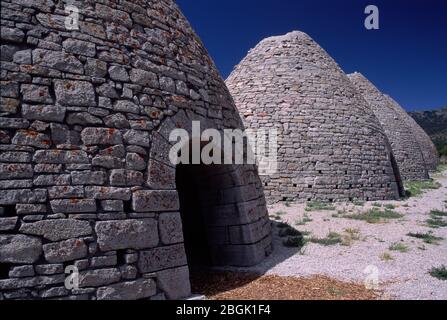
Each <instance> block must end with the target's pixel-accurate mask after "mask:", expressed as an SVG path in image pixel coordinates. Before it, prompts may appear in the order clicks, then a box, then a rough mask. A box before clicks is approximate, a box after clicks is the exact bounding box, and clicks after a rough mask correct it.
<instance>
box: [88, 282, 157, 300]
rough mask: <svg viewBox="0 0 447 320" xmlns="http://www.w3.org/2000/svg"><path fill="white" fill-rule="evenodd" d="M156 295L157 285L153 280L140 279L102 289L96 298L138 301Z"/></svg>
mask: <svg viewBox="0 0 447 320" xmlns="http://www.w3.org/2000/svg"><path fill="white" fill-rule="evenodd" d="M156 293H157V290H156V285H155V282H154V281H153V280H152V279H140V280H136V281H130V282H123V283H118V284H115V285H111V286H108V287H101V288H99V289H98V292H97V295H96V296H97V299H98V300H138V299H143V298H149V297H151V296H153V295H155V294H156Z"/></svg>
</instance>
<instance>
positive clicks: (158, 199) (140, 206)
mask: <svg viewBox="0 0 447 320" xmlns="http://www.w3.org/2000/svg"><path fill="white" fill-rule="evenodd" d="M132 207H133V210H135V211H136V212H153V211H156V212H160V211H178V210H179V208H180V203H179V199H178V194H177V191H173V190H166V191H155V190H141V191H135V192H134V193H133V196H132Z"/></svg>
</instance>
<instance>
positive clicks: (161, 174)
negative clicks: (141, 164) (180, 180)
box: [147, 159, 176, 190]
mask: <svg viewBox="0 0 447 320" xmlns="http://www.w3.org/2000/svg"><path fill="white" fill-rule="evenodd" d="M147 185H148V186H149V187H150V188H151V189H160V190H165V189H166V190H172V189H175V187H176V186H175V168H173V167H171V166H168V165H166V164H164V163H162V162H160V161H157V160H152V159H151V160H149V168H148V175H147Z"/></svg>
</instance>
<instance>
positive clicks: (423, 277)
mask: <svg viewBox="0 0 447 320" xmlns="http://www.w3.org/2000/svg"><path fill="white" fill-rule="evenodd" d="M435 179H436V180H437V181H439V182H440V183H441V184H442V188H440V189H436V190H430V191H428V192H426V193H424V194H423V195H421V196H419V197H413V198H410V199H408V200H405V201H380V202H374V203H365V204H360V205H353V204H337V205H336V210H335V211H312V212H306V211H305V210H304V209H305V206H306V205H305V204H290V205H287V206H286V205H284V204H278V205H274V206H272V207H270V208H269V210H270V215H272V216H277V213H278V212H282V214H280V217H281V220H280V221H284V222H287V223H289V224H290V225H291V226H293V227H294V228H296V229H297V230H299V231H301V232H304V231H306V232H310V233H311V235H309V236H308V237H318V238H325V237H326V236H327V235H328V233H329V232H337V233H339V234H341V235H344V236H348V235H349V231H351V234H352V230H355V231H358V233H357V234H356V237H354V238H355V240H352V242H351V243H350V244H345V245H341V244H337V245H331V246H323V245H320V244H315V243H308V244H306V245H305V246H304V247H303V248H302V249H297V248H286V247H284V246H283V245H282V241H283V238H280V237H279V236H278V235H277V233H278V228H277V227H275V237H274V244H275V250H274V253H273V254H272V255H271V256H270V257H269V258H267V259H266V260H265V261H264V262H263V263H262V264H260V265H258V266H256V267H253V268H242V269H236V270H239V271H251V272H260V273H263V274H267V275H279V276H295V277H310V276H315V275H323V276H328V277H331V278H335V279H339V280H342V281H355V282H357V283H365V281H371V280H370V279H372V280H373V282H372V283H376V287H375V289H377V290H379V291H380V292H382V298H384V299H389V298H391V299H438V300H447V281H442V280H438V279H436V278H434V277H432V276H431V275H430V274H429V271H430V270H431V269H432V268H433V267H440V266H441V265H446V266H447V227H444V228H438V229H433V228H429V227H428V226H427V225H426V223H425V221H426V220H427V219H428V218H429V212H430V211H431V210H443V211H446V209H447V207H446V206H447V203H446V201H447V174H446V172H444V174H442V175H438V176H435ZM377 203H380V204H381V205H383V206H385V205H393V206H394V207H395V209H393V210H394V211H395V212H398V213H400V214H402V215H404V217H403V218H399V219H391V220H387V221H386V222H383V223H378V224H370V223H367V222H365V221H358V220H352V219H348V218H340V217H335V216H334V214H335V215H337V212H339V213H341V212H343V213H344V214H353V213H354V214H355V213H364V212H367V211H368V210H369V209H371V208H373V207H374V206H377V205H378V204H377ZM306 214H307V216H308V217H309V218H310V219H312V221H310V222H308V223H306V224H305V225H297V224H296V222H297V221H299V220H300V219H302V218H303V217H304V216H305V215H306ZM277 219H278V218H277ZM444 220H447V218H444ZM347 229H348V232H346V230H347ZM349 229H351V230H349ZM410 232H412V233H418V232H421V233H427V232H433V235H435V236H438V237H442V238H444V240H442V241H439V244H438V245H436V244H426V243H424V242H423V241H422V240H419V239H416V238H412V237H409V236H407V234H408V233H410ZM351 238H352V237H351ZM346 239H349V238H346ZM396 243H399V244H401V245H402V244H403V245H405V246H406V247H407V249H408V251H407V252H401V251H396V250H390V246H392V245H393V244H396ZM233 270H234V269H233ZM374 280H377V281H376V282H374ZM369 283H371V282H369Z"/></svg>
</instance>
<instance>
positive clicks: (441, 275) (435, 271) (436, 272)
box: [430, 265, 447, 281]
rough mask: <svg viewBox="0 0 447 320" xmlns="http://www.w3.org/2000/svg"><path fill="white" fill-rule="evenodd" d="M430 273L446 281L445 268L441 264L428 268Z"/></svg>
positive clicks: (446, 273)
mask: <svg viewBox="0 0 447 320" xmlns="http://www.w3.org/2000/svg"><path fill="white" fill-rule="evenodd" d="M430 275H431V276H432V277H434V278H436V279H439V280H443V281H446V280H447V268H446V267H445V266H444V265H442V266H441V267H438V268H432V269H431V270H430Z"/></svg>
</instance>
